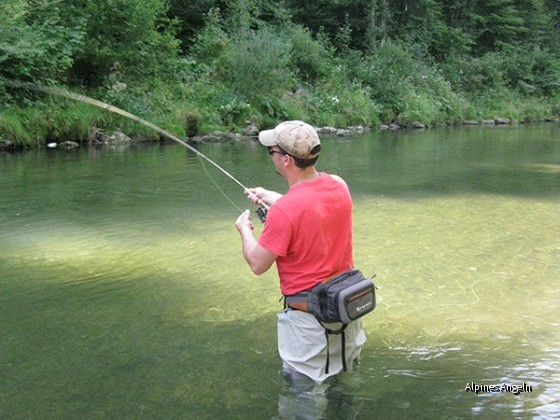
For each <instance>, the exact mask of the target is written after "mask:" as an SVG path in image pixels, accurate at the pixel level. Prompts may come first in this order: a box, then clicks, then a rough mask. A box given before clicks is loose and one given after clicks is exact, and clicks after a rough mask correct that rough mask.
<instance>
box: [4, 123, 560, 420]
mask: <svg viewBox="0 0 560 420" xmlns="http://www.w3.org/2000/svg"><path fill="white" fill-rule="evenodd" d="M323 144H324V149H323V155H322V157H321V161H320V164H319V169H320V170H324V171H328V172H335V173H338V174H339V175H341V176H343V177H344V178H345V179H346V180H347V182H348V183H349V185H350V189H351V192H352V195H353V198H354V202H355V210H354V236H355V262H356V265H357V267H359V268H361V269H362V270H363V271H364V272H365V273H366V274H373V273H377V284H378V286H379V290H378V307H377V309H376V310H375V311H374V312H373V313H372V314H371V315H368V316H367V317H366V318H364V325H365V329H366V334H367V339H368V342H367V344H366V346H365V348H364V350H363V353H362V360H361V364H360V366H359V367H358V369H357V370H355V371H354V372H349V373H346V374H343V375H341V376H340V377H339V378H338V379H337V380H334V381H331V382H329V383H327V384H326V385H325V386H323V387H318V388H316V389H315V390H312V392H310V393H308V394H306V395H307V397H308V400H305V399H304V400H303V402H302V401H298V397H301V395H299V396H296V395H294V393H293V392H292V391H291V390H290V389H289V387H288V386H287V384H286V383H284V380H283V379H282V377H281V375H280V373H279V372H280V368H281V363H280V360H279V357H278V354H277V348H276V313H277V312H278V311H279V310H281V304H280V303H279V301H278V300H279V298H280V292H279V288H278V281H277V278H276V276H275V273H274V270H272V271H271V272H270V273H267V274H265V275H263V276H261V277H256V276H254V275H252V274H251V272H250V271H249V269H248V268H247V266H246V263H245V261H244V260H243V258H242V256H241V252H240V240H239V237H238V234H237V231H236V230H235V227H234V221H235V219H236V218H237V215H238V214H239V212H240V211H241V210H243V209H245V208H252V206H251V205H250V203H248V202H247V201H245V199H244V196H243V194H242V193H241V189H240V188H239V187H238V186H236V185H235V184H234V183H233V182H231V180H229V179H227V178H226V177H224V176H223V175H221V174H220V173H219V172H217V171H216V170H215V169H213V168H212V167H211V166H210V165H208V164H207V165H206V166H205V167H203V166H202V165H201V163H200V161H199V159H198V158H195V157H194V156H193V154H192V153H190V152H188V151H186V150H185V149H184V148H182V147H181V146H179V145H167V146H148V147H140V146H133V147H130V148H126V149H122V150H121V149H110V148H108V149H96V150H94V149H91V150H87V149H83V150H82V149H80V150H70V151H66V150H48V151H29V152H25V153H21V154H6V153H4V154H1V155H0V181H1V184H0V187H1V189H0V250H1V252H0V328H1V330H0V333H1V335H0V418H1V419H63V418H68V419H76V418H88V419H105V418H115V419H123V418H127V419H183V418H189V419H190V418H197V419H210V418H212V419H215V418H220V419H222V418H223V419H231V418H238V419H247V418H250V419H252V418H254V419H270V418H282V416H283V415H284V414H285V413H286V412H290V410H291V407H292V406H294V405H296V404H305V403H309V404H311V405H315V406H317V407H318V409H319V411H322V412H324V417H326V418H345V419H346V418H357V419H371V418H410V417H414V418H471V417H480V418H488V417H494V418H539V417H542V418H545V417H558V416H559V415H560V399H559V395H560V373H559V372H560V356H559V351H560V334H559V332H558V331H559V327H560V319H559V317H558V309H559V303H560V296H559V291H558V286H559V283H558V280H559V278H560V270H559V268H560V239H559V238H560V212H559V209H560V207H559V203H560V127H559V126H558V125H555V124H547V125H531V126H518V127H487V128H484V127H470V128H464V129H437V130H429V131H425V132H399V133H392V132H385V133H372V134H367V135H364V136H360V137H352V138H325V139H324V141H323ZM198 147H199V148H200V150H201V151H202V152H203V153H204V154H206V155H207V156H209V157H210V158H212V159H214V160H215V161H217V162H218V163H219V164H220V165H222V166H224V167H225V168H226V169H228V170H229V171H230V172H232V173H233V174H234V175H235V176H236V177H237V178H239V179H240V180H241V181H242V182H243V183H244V184H245V185H248V186H257V185H262V186H265V187H269V188H273V189H277V190H279V191H285V184H284V181H283V180H282V179H281V178H280V177H278V176H277V175H276V174H274V173H273V170H272V165H271V162H270V158H269V156H268V155H267V153H266V150H264V148H262V147H259V146H257V145H256V144H255V143H254V142H240V143H232V144H206V145H200V146H198ZM205 169H206V170H207V171H208V172H209V173H210V175H211V176H212V178H213V179H214V181H211V180H209V178H208V177H207V175H206V173H205ZM220 190H223V191H224V192H225V193H226V195H227V198H226V197H224V195H223V194H222V193H221V192H220ZM229 200H231V202H230V201H229ZM255 224H256V230H257V232H259V231H260V230H261V229H262V227H261V225H260V224H259V223H258V222H256V221H255ZM471 382H474V383H475V384H477V385H480V384H481V383H482V384H485V385H502V384H508V385H522V384H523V383H525V384H527V385H530V386H531V387H532V392H524V393H520V394H518V395H515V394H513V393H511V392H510V393H507V392H503V393H479V394H476V393H473V392H466V391H465V388H466V386H467V384H470V383H471Z"/></svg>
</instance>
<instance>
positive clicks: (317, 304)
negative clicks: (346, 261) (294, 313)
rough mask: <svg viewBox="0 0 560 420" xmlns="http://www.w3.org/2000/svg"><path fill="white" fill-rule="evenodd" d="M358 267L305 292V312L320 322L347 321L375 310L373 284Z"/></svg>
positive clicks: (344, 322) (347, 322) (346, 322)
mask: <svg viewBox="0 0 560 420" xmlns="http://www.w3.org/2000/svg"><path fill="white" fill-rule="evenodd" d="M374 277H375V275H374V276H373V277H371V278H370V279H366V278H365V277H364V275H363V274H362V272H361V271H359V270H348V271H345V272H344V273H342V274H339V275H338V276H336V277H334V278H332V279H330V280H329V281H328V282H327V283H319V284H317V285H316V286H315V287H313V289H311V290H310V291H308V292H307V311H308V312H310V313H312V314H313V315H315V317H316V318H317V319H318V320H319V321H321V322H342V323H343V324H349V323H350V322H352V321H354V320H356V319H358V318H360V317H362V316H364V315H365V314H367V313H369V312H371V311H373V310H374V309H375V305H376V301H375V285H374V284H373V281H372V279H373V278H374Z"/></svg>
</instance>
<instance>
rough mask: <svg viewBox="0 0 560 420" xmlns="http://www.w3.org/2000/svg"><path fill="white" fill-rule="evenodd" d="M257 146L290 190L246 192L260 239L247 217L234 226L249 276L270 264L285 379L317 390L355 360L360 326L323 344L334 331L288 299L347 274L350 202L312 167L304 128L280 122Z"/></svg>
mask: <svg viewBox="0 0 560 420" xmlns="http://www.w3.org/2000/svg"><path fill="white" fill-rule="evenodd" d="M259 141H260V143H261V144H262V145H263V146H265V147H267V148H268V153H269V154H270V158H271V159H272V163H273V165H274V168H275V169H276V172H277V173H278V174H279V175H281V176H282V177H283V178H285V180H286V181H287V183H288V188H289V189H288V192H287V193H286V194H284V195H282V194H279V193H277V192H274V191H269V190H266V189H264V188H261V187H257V188H248V189H246V191H245V192H246V194H247V198H248V199H249V200H250V201H251V202H253V203H258V202H264V203H265V204H266V205H267V206H269V210H268V214H267V218H266V222H265V225H264V228H263V231H262V233H261V235H260V237H259V238H258V239H257V238H256V237H255V235H254V233H253V225H252V221H251V213H250V211H249V210H246V211H244V212H243V213H242V214H241V215H240V216H239V217H238V219H237V221H236V223H235V225H236V228H237V230H238V231H239V233H240V236H241V242H242V251H243V256H244V257H245V260H246V261H247V263H248V265H249V267H250V268H251V271H252V272H253V273H255V274H257V275H260V274H263V273H264V272H266V271H268V270H269V269H270V268H271V267H272V265H273V263H276V268H277V270H278V276H279V278H280V289H281V291H282V294H283V295H284V296H285V302H286V305H285V306H286V308H285V309H284V310H283V311H282V312H280V313H279V314H278V324H277V327H278V350H279V353H280V357H281V358H282V361H283V375H284V376H285V377H287V378H292V379H304V380H305V379H306V378H310V379H312V380H313V381H315V382H319V383H320V382H322V381H324V380H325V379H327V378H328V377H330V376H332V375H335V374H337V373H339V372H340V371H342V370H343V369H344V368H346V365H348V366H352V363H353V362H354V361H355V360H356V359H357V357H358V356H359V354H360V351H361V348H362V346H363V345H364V343H365V341H366V338H365V334H364V331H363V328H362V321H361V319H356V320H353V321H352V322H350V323H348V325H344V327H345V328H343V330H344V334H342V335H340V334H337V335H333V336H331V339H330V340H329V339H328V336H327V337H326V335H325V331H337V325H333V324H324V323H321V322H319V321H318V319H317V318H316V317H315V316H314V315H313V314H311V313H309V312H307V309H308V308H307V304H306V302H305V301H301V302H296V300H297V299H291V298H292V297H295V296H300V295H302V294H305V293H306V291H309V290H310V289H312V288H313V287H314V286H316V285H317V284H319V283H321V282H325V281H327V280H328V279H331V278H332V277H334V276H336V275H338V274H340V273H343V272H346V271H348V270H351V269H352V268H353V265H354V262H353V255H352V198H351V196H350V192H349V190H348V186H347V185H346V183H345V182H344V180H342V178H340V177H338V176H336V175H330V174H327V173H325V172H319V171H317V169H316V168H315V164H316V162H317V160H318V158H319V154H320V151H321V142H320V140H319V136H318V134H317V131H316V130H315V129H314V128H313V127H312V126H310V125H309V124H306V123H304V122H302V121H287V122H283V123H281V124H279V125H278V126H276V128H274V129H272V130H265V131H261V132H260V133H259ZM338 325H340V324H339V323H338ZM325 337H326V338H325ZM343 356H344V357H343ZM329 361H330V362H329Z"/></svg>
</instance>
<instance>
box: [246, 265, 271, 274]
mask: <svg viewBox="0 0 560 420" xmlns="http://www.w3.org/2000/svg"><path fill="white" fill-rule="evenodd" d="M249 268H250V269H251V271H252V272H253V274H255V275H257V276H260V275H261V274H264V273H266V272H267V271H268V269H269V268H270V266H269V267H265V266H264V265H262V264H259V263H253V264H251V263H249Z"/></svg>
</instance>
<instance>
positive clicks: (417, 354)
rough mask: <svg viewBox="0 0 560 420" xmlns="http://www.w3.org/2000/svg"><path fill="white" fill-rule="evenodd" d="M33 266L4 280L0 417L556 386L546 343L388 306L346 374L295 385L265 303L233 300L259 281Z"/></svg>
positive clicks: (438, 406) (301, 405) (412, 405)
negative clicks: (226, 288)
mask: <svg viewBox="0 0 560 420" xmlns="http://www.w3.org/2000/svg"><path fill="white" fill-rule="evenodd" d="M0 262H1V263H2V265H3V266H4V267H10V266H13V261H8V260H3V261H0ZM41 265H42V264H40V263H39V264H38V266H37V267H34V266H28V268H25V269H22V268H20V267H18V268H14V271H18V272H19V273H18V276H19V277H20V278H25V277H26V278H28V281H27V282H25V283H23V284H22V282H19V283H18V284H17V285H12V284H10V282H9V281H6V280H3V281H2V283H1V284H0V286H1V288H2V289H3V293H2V296H1V298H0V319H2V324H3V332H2V333H3V337H2V342H1V343H0V357H1V362H2V363H1V364H0V401H1V404H0V406H1V408H0V415H1V416H2V418H6V419H11V418H14V419H15V418H78V417H80V418H162V419H163V418H177V419H178V418H205V419H210V418H220V419H222V418H223V419H229V418H238V419H241V418H309V419H319V418H329V419H331V418H344V419H348V418H355V419H369V418H372V416H373V417H377V418H398V417H403V416H404V417H405V418H406V417H414V418H434V417H436V418H442V417H448V416H453V417H456V418H465V417H466V418H469V417H472V416H473V415H482V416H484V417H488V416H490V415H499V416H504V415H506V413H508V414H509V415H511V416H512V417H517V418H523V417H528V418H529V417H532V416H538V415H546V414H554V413H556V414H557V410H558V407H557V401H556V402H555V400H554V399H553V398H552V397H551V396H550V395H554V393H555V392H557V391H558V389H557V384H558V383H559V382H558V381H556V382H554V378H556V379H558V373H557V371H556V370H555V368H554V366H553V365H551V364H548V365H547V364H546V363H545V364H544V365H542V363H541V364H540V362H539V360H542V359H543V358H544V359H547V358H548V359H550V354H543V349H538V348H537V347H535V346H534V345H532V344H530V343H531V341H527V343H526V345H523V344H521V346H519V344H518V342H517V339H516V338H515V337H510V338H503V339H498V340H497V342H492V340H488V338H486V337H485V338H483V339H482V340H479V341H468V340H465V339H464V338H461V337H460V335H459V336H458V335H457V334H455V333H452V332H451V331H449V332H448V333H445V332H443V331H439V332H438V335H437V339H434V337H429V336H428V337H425V338H422V337H421V336H419V335H418V332H416V331H411V332H406V330H404V332H403V331H402V330H400V329H399V330H392V329H387V328H385V327H383V324H381V327H376V325H377V323H378V322H379V321H380V320H382V319H383V318H384V317H383V314H379V315H380V317H377V315H378V314H375V312H374V314H373V315H372V316H371V318H369V319H368V324H367V327H366V329H367V331H368V343H367V344H366V347H365V349H364V352H363V354H362V362H361V364H360V366H358V367H357V369H356V370H355V371H354V372H351V373H346V374H343V375H340V376H339V377H338V378H336V379H334V380H331V381H328V382H326V383H325V384H323V385H310V384H303V385H302V384H301V383H300V384H295V383H293V382H290V381H286V380H284V379H283V378H282V377H281V374H280V366H281V362H280V360H279V358H278V355H277V351H276V341H275V340H276V334H275V322H276V316H275V312H273V311H271V310H270V306H271V305H270V304H267V306H268V309H266V310H255V309H254V308H252V307H251V305H250V304H248V305H247V309H244V302H243V301H239V300H238V299H239V297H240V296H242V295H243V294H244V293H245V294H247V296H246V298H247V299H249V300H254V299H262V296H261V292H262V291H263V289H261V290H258V291H253V292H250V291H249V289H244V290H243V291H241V292H239V294H235V293H231V301H230V300H228V299H226V300H224V297H223V296H222V295H221V294H219V293H217V291H216V290H214V285H212V279H211V278H210V277H203V278H200V277H201V273H199V272H197V273H188V272H186V273H184V281H183V280H178V279H177V278H174V277H173V276H168V275H159V276H158V275H157V274H150V275H147V276H143V275H138V274H132V275H128V276H127V278H126V284H123V282H125V279H120V280H119V279H116V280H115V279H105V278H102V277H103V276H98V277H96V276H92V277H91V278H87V276H83V277H80V276H77V277H75V278H74V279H73V280H72V281H68V282H67V283H63V282H46V283H45V282H44V281H43V279H45V278H46V279H50V278H56V277H58V276H60V275H61V273H59V272H49V270H48V269H45V268H42V269H41V272H42V274H43V277H42V278H41V277H38V276H37V274H36V273H37V269H38V267H39V266H41ZM21 271H23V273H22V272H21ZM55 271H56V270H55ZM144 271H145V270H144ZM25 272H27V276H26V275H25ZM8 274H9V271H8ZM100 277H101V278H100ZM206 283H210V286H207V285H206ZM264 287H265V289H264V290H267V289H268V286H264ZM242 288H243V287H242ZM250 288H254V285H251V286H250ZM213 299H214V300H213ZM201 302H203V303H204V304H201ZM265 306H266V305H265ZM245 312H246V314H247V319H244V318H243V315H244V313H245ZM385 322H387V320H386V319H385ZM395 334H397V335H395ZM541 338H542V339H545V337H541ZM533 339H534V340H538V339H539V337H533ZM508 340H511V342H508ZM500 341H502V342H500ZM533 342H534V341H533ZM404 343H406V344H404ZM544 380H546V381H548V382H549V383H550V385H546V386H545V385H544V384H543V381H544ZM471 381H475V383H477V384H480V383H485V384H500V385H501V384H504V383H505V384H514V385H521V383H523V382H526V383H528V384H532V385H533V386H534V389H533V390H532V391H533V392H532V393H531V394H528V393H521V394H519V395H514V394H512V393H501V394H499V395H497V394H488V393H486V394H485V393H481V394H475V393H472V392H466V391H465V387H466V386H467V384H469V383H471ZM535 383H537V385H535ZM554 383H556V385H552V384H554ZM552 386H556V389H550V387H552ZM546 410H550V411H549V413H547V412H546ZM296 412H297V413H298V416H296V417H294V416H293V414H294V413H296Z"/></svg>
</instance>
